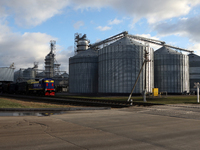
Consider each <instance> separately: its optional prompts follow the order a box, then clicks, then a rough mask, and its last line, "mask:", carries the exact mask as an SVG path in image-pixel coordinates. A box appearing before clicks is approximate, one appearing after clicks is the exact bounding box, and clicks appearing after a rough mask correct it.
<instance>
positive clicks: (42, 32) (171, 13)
mask: <svg viewBox="0 0 200 150" xmlns="http://www.w3.org/2000/svg"><path fill="white" fill-rule="evenodd" d="M123 31H128V33H129V34H133V35H139V36H143V37H148V38H153V39H157V40H161V41H165V42H166V43H167V44H170V45H173V46H177V47H180V48H184V49H189V50H193V51H194V53H195V54H197V55H200V0H166V1H163V0H139V1H138V0H123V1H122V0H1V1H0V67H9V66H10V65H11V64H12V63H13V62H14V63H15V68H16V69H15V71H17V70H19V69H20V68H29V67H30V68H32V67H33V64H34V62H38V63H39V68H40V69H44V59H45V56H46V55H47V54H48V53H49V51H50V44H49V43H50V41H51V40H55V41H56V51H55V53H56V60H57V62H58V63H60V64H61V70H62V71H66V72H68V68H69V63H68V62H69V58H70V57H72V56H74V34H75V33H81V34H86V35H87V38H88V39H89V40H90V44H92V43H95V42H97V41H100V40H104V39H106V38H109V37H110V36H114V35H116V34H118V33H121V32H123ZM150 46H152V48H154V50H157V49H158V48H159V46H157V45H150Z"/></svg>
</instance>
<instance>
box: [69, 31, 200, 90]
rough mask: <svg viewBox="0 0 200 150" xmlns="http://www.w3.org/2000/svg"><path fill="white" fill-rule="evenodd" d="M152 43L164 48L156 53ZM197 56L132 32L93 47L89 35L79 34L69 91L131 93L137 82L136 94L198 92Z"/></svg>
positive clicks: (70, 68) (71, 60)
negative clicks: (195, 88) (195, 84)
mask: <svg viewBox="0 0 200 150" xmlns="http://www.w3.org/2000/svg"><path fill="white" fill-rule="evenodd" d="M138 41H142V42H143V44H142V43H139V42H138ZM148 43H153V44H157V45H160V46H162V47H161V48H160V49H158V50H157V51H155V52H154V50H153V49H152V48H151V47H149V44H148ZM178 51H180V52H178ZM181 51H184V52H187V53H190V55H189V56H188V55H186V54H182V53H181ZM145 55H148V56H147V57H148V59H147V60H148V61H146V59H145V57H144V56H145ZM197 57H199V56H196V55H194V54H193V51H190V50H186V49H182V48H179V47H174V46H171V45H167V44H166V43H165V42H164V41H159V40H154V39H149V38H144V37H140V36H135V35H129V34H128V32H122V33H120V34H117V35H115V36H112V37H110V38H108V39H105V40H102V41H100V42H97V43H94V44H90V45H89V40H88V39H86V35H84V36H82V37H81V36H80V35H79V34H76V35H75V55H74V56H73V57H71V58H69V92H70V93H78V94H85V93H88V94H95V93H96V94H97V93H99V94H127V93H130V92H131V90H132V88H133V85H134V84H135V83H136V86H135V89H134V90H133V93H134V94H142V93H144V92H147V93H151V92H152V88H159V91H160V92H166V93H171V94H183V93H189V92H191V90H194V89H193V88H192V87H193V85H192V84H194V82H197V81H198V80H199V81H200V76H199V75H197V74H198V73H200V71H199V70H200V69H199V66H198V65H197V63H196V62H199V61H200V60H199V58H197ZM189 58H190V61H189ZM192 58H193V59H192ZM144 64H145V65H144ZM143 66H145V67H143Z"/></svg>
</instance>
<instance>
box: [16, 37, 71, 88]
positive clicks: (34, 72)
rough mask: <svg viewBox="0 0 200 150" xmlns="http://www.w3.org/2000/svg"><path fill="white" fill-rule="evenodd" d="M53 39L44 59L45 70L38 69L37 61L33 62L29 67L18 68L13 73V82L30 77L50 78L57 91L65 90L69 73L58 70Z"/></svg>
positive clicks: (37, 78)
mask: <svg viewBox="0 0 200 150" xmlns="http://www.w3.org/2000/svg"><path fill="white" fill-rule="evenodd" d="M55 44H56V42H55V41H50V52H49V53H48V54H47V56H46V57H45V59H44V61H45V62H44V64H45V70H41V69H38V62H34V66H33V67H32V68H31V67H29V68H20V69H19V70H18V71H16V72H15V73H14V78H13V79H14V82H23V81H27V80H30V79H34V80H39V79H41V78H52V79H54V81H55V86H56V89H58V91H67V89H68V80H69V75H68V74H67V73H66V71H60V65H61V64H58V63H57V61H56V58H55Z"/></svg>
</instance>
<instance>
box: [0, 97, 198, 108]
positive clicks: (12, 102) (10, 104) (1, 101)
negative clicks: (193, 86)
mask: <svg viewBox="0 0 200 150" xmlns="http://www.w3.org/2000/svg"><path fill="white" fill-rule="evenodd" d="M59 97H62V98H82V99H96V100H97V99H99V100H111V101H112V100H118V101H127V99H128V97H125V96H110V97H93V96H90V97H87V96H59ZM132 100H133V102H139V103H143V98H142V96H133V97H132ZM147 103H153V104H198V103H197V96H196V95H187V96H186V95H177V96H171V95H169V96H166V97H157V98H148V97H147ZM64 107H73V106H69V105H59V104H51V103H42V102H32V101H22V100H17V99H11V98H3V97H0V108H64Z"/></svg>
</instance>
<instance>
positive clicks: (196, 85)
mask: <svg viewBox="0 0 200 150" xmlns="http://www.w3.org/2000/svg"><path fill="white" fill-rule="evenodd" d="M194 85H195V86H194V88H197V103H199V82H197V83H194Z"/></svg>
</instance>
